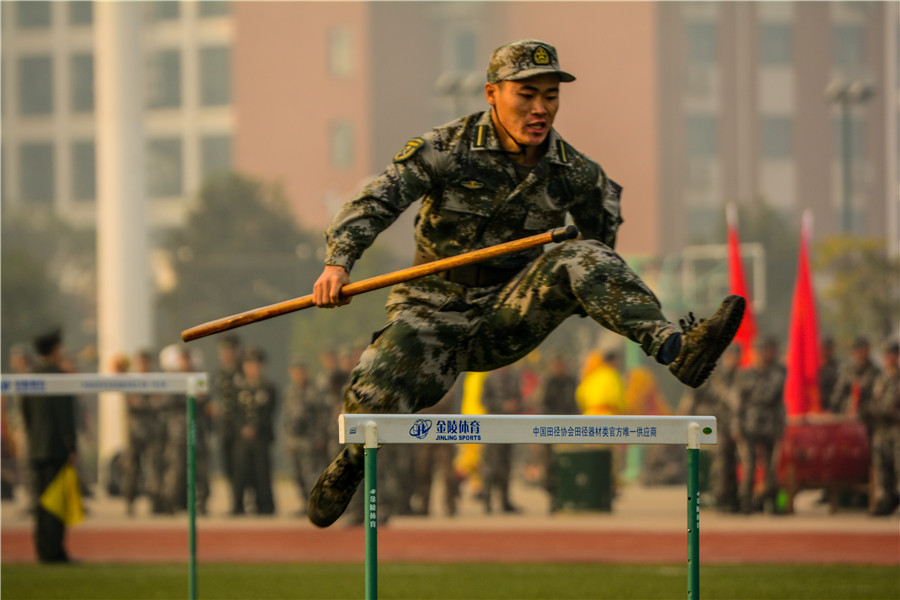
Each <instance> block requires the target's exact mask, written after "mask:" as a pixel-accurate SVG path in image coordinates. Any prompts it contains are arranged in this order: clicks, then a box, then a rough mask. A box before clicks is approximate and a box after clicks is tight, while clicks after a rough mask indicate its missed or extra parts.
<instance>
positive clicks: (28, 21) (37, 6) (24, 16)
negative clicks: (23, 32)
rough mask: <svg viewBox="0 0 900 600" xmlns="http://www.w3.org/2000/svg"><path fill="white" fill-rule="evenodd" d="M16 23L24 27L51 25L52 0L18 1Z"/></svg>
mask: <svg viewBox="0 0 900 600" xmlns="http://www.w3.org/2000/svg"><path fill="white" fill-rule="evenodd" d="M15 4H16V24H17V25H18V26H19V27H21V28H22V29H32V28H38V27H50V2H45V1H40V2H16V3H15Z"/></svg>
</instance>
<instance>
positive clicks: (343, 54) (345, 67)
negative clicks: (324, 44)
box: [328, 27, 353, 79]
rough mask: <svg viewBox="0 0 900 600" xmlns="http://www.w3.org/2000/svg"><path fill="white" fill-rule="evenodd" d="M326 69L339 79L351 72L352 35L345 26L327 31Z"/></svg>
mask: <svg viewBox="0 0 900 600" xmlns="http://www.w3.org/2000/svg"><path fill="white" fill-rule="evenodd" d="M328 71H329V72H330V73H331V75H332V76H333V77H337V78H339V79H346V78H347V77H350V76H351V75H352V74H353V36H352V34H351V33H350V29H349V28H347V27H340V28H336V29H332V30H331V31H330V32H329V33H328Z"/></svg>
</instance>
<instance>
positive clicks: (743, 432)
mask: <svg viewBox="0 0 900 600" xmlns="http://www.w3.org/2000/svg"><path fill="white" fill-rule="evenodd" d="M778 348H779V344H778V340H777V339H775V338H774V337H771V336H769V337H765V338H763V339H762V340H761V341H760V342H759V343H758V345H757V352H756V354H755V356H754V364H753V365H752V366H751V367H749V368H747V369H745V370H743V371H740V372H739V373H738V375H737V378H736V380H735V394H736V397H737V401H736V404H737V406H736V411H737V412H736V415H735V434H734V438H735V440H736V441H737V444H738V450H739V452H740V457H741V464H742V466H743V470H744V479H743V481H742V482H741V486H740V490H741V509H742V510H743V511H744V512H745V513H748V514H749V513H751V512H753V511H758V510H761V509H762V508H763V507H764V506H766V507H767V508H769V509H770V510H772V511H774V502H775V495H776V493H777V491H778V480H777V478H776V475H775V457H776V453H775V449H776V446H777V444H778V442H779V441H781V438H782V436H783V435H784V428H785V421H786V412H785V406H784V382H785V377H786V371H785V368H784V366H783V365H781V364H780V363H779V362H778ZM760 453H761V454H762V457H761V464H762V468H763V491H762V493H761V494H758V493H756V491H755V483H756V465H757V456H758V455H759V454H760Z"/></svg>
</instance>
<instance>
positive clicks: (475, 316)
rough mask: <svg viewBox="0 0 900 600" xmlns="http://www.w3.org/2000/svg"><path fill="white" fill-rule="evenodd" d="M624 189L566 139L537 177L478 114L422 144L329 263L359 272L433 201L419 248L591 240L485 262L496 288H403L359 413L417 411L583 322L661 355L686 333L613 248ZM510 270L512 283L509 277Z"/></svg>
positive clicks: (353, 407)
mask: <svg viewBox="0 0 900 600" xmlns="http://www.w3.org/2000/svg"><path fill="white" fill-rule="evenodd" d="M620 189H621V188H619V186H618V185H616V184H615V183H614V182H613V181H612V180H610V179H609V178H607V177H606V175H605V173H603V171H602V169H601V168H600V167H599V166H598V165H597V164H596V163H594V162H593V161H591V160H590V159H588V158H587V157H585V156H583V155H582V154H580V153H578V152H577V151H576V150H575V149H574V148H572V147H571V146H570V145H568V144H567V143H566V142H564V141H563V140H562V138H560V137H559V135H558V134H557V133H556V132H555V131H551V132H550V135H549V145H548V149H547V152H546V154H545V155H544V156H543V157H542V158H541V159H540V161H539V162H538V164H537V165H536V166H535V167H534V168H533V169H532V170H531V172H530V173H529V174H528V175H527V177H525V178H524V180H523V181H518V179H517V176H516V170H515V168H514V167H513V163H512V161H510V160H509V159H508V158H507V157H506V155H505V154H504V152H503V151H502V149H501V146H500V142H499V141H498V139H497V136H496V133H495V131H494V128H493V125H492V124H491V117H490V114H489V113H487V112H484V113H477V114H473V115H469V116H467V117H464V118H461V119H458V120H456V121H454V122H452V123H450V124H448V125H445V126H443V127H439V128H436V129H434V130H432V131H431V132H429V133H428V134H425V136H424V137H422V138H414V139H413V140H412V141H411V142H410V143H409V144H408V145H407V148H406V149H404V150H403V151H401V152H400V153H398V155H397V156H396V157H395V158H394V163H393V164H392V165H391V166H390V167H389V168H388V169H387V170H386V171H385V172H384V173H382V174H381V175H380V176H379V177H378V178H376V179H375V180H374V181H373V182H372V183H370V184H369V185H368V186H367V187H366V188H365V189H364V190H363V192H362V194H361V195H360V196H359V197H358V198H356V199H355V200H353V201H351V202H349V203H347V204H346V205H345V206H344V207H343V208H342V210H341V211H340V212H339V213H338V215H337V216H336V217H335V219H334V221H333V222H332V225H331V227H330V228H329V229H328V231H327V233H326V239H327V256H326V264H328V265H339V266H343V267H345V268H346V269H347V270H348V271H349V270H350V269H351V268H352V266H353V264H354V263H355V261H356V260H357V258H358V257H359V256H360V255H361V254H362V252H363V251H364V250H365V249H366V248H367V247H368V246H369V245H370V244H371V243H372V241H373V240H374V239H375V237H376V236H377V235H378V233H380V232H381V231H383V230H384V229H385V228H386V227H388V226H389V225H390V224H391V223H392V222H393V221H394V220H395V219H396V218H397V217H398V216H399V215H400V213H401V212H403V211H404V210H405V209H406V208H407V207H409V205H410V204H412V203H413V202H414V201H416V200H418V199H419V198H421V199H422V207H421V209H420V211H419V213H418V215H417V217H416V231H415V240H416V246H417V251H418V253H419V254H420V255H423V256H425V257H428V258H445V257H449V256H454V255H457V254H461V253H463V252H468V251H471V250H476V249H479V248H484V247H487V246H491V245H494V244H499V243H502V242H508V241H510V240H514V239H517V238H520V237H523V236H526V235H531V234H536V233H539V232H543V231H546V230H548V229H551V228H554V227H560V226H562V225H564V224H565V219H566V213H568V214H569V215H571V216H572V219H573V220H574V223H575V225H576V226H578V228H579V229H580V231H581V236H582V239H581V240H578V241H574V242H569V243H565V244H560V245H558V246H556V247H554V248H552V249H550V250H549V251H548V252H546V253H543V254H542V251H541V249H540V248H538V249H531V250H525V251H522V252H518V253H514V254H509V255H506V256H502V257H499V258H495V259H491V260H489V261H485V262H484V263H483V265H482V267H483V268H484V269H485V270H487V269H490V271H486V272H490V273H492V274H499V275H498V276H499V277H500V279H501V280H500V281H498V282H495V283H493V284H491V285H465V284H462V283H456V282H454V281H451V280H448V279H447V278H445V277H442V276H440V275H431V276H428V277H423V278H421V279H417V280H414V281H410V282H406V283H402V284H399V285H397V286H395V287H394V289H393V290H392V292H391V294H390V296H389V298H388V302H387V310H388V324H387V326H386V327H385V328H384V329H382V330H381V331H380V332H378V333H377V334H376V337H375V340H374V342H373V344H372V345H370V346H369V347H368V348H367V349H366V351H365V352H364V353H363V355H362V357H361V358H360V361H359V364H358V365H357V366H356V368H355V369H354V371H353V373H352V375H351V381H350V388H349V391H348V393H347V395H346V396H345V410H347V411H348V412H364V411H369V412H402V413H409V412H415V411H417V410H419V409H422V408H425V407H427V406H430V405H432V404H434V403H435V402H437V401H438V400H440V399H441V398H442V397H443V396H444V394H445V393H446V392H447V390H449V389H450V386H451V385H452V384H453V382H454V380H455V379H456V377H457V375H458V374H459V373H460V372H462V371H490V370H493V369H496V368H498V367H500V366H503V365H506V364H510V363H513V362H515V361H516V360H518V359H520V358H522V357H523V356H525V355H526V354H528V353H529V352H530V351H531V350H533V349H534V348H535V347H536V346H537V345H538V344H539V343H540V342H541V341H542V340H543V339H544V338H545V337H546V336H547V335H548V334H549V333H550V332H551V331H553V329H555V328H556V326H557V325H559V324H560V323H561V322H562V321H563V320H564V319H566V318H567V317H569V316H570V315H572V314H581V315H588V316H590V317H592V318H593V319H594V320H596V321H597V322H599V323H601V324H602V325H604V326H606V327H607V328H609V329H611V330H613V331H615V332H617V333H620V334H622V335H625V336H627V337H628V338H629V339H631V340H633V341H635V342H637V343H638V344H640V345H641V347H642V348H643V349H644V351H645V352H646V353H648V354H650V355H653V356H655V355H656V353H657V351H658V350H659V348H660V347H661V345H662V343H663V342H664V341H665V339H666V338H667V337H668V336H669V335H671V334H672V333H675V331H676V329H675V327H674V326H673V325H672V324H670V323H669V322H667V321H666V320H665V318H664V317H663V315H662V313H661V311H660V306H659V302H658V300H657V299H656V297H655V296H654V295H653V293H652V292H651V291H650V289H649V288H647V286H646V285H644V283H643V282H642V281H641V280H640V279H639V278H638V277H637V276H636V275H635V274H634V273H633V272H632V270H631V269H630V268H629V267H628V265H626V264H625V261H623V260H622V259H621V258H620V257H619V256H618V255H617V254H616V253H615V252H614V251H613V250H612V247H613V245H614V244H615V241H616V231H617V229H618V226H619V224H620V223H621V222H622V219H621V217H620V215H619V192H620ZM503 274H505V275H506V277H505V278H506V279H507V281H502V279H503Z"/></svg>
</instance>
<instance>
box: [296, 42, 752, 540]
mask: <svg viewBox="0 0 900 600" xmlns="http://www.w3.org/2000/svg"><path fill="white" fill-rule="evenodd" d="M574 80H575V77H574V76H572V75H571V74H569V73H567V72H565V71H563V70H561V69H560V67H559V62H558V59H557V54H556V49H555V48H554V47H553V46H551V45H550V44H547V43H544V42H541V41H538V40H531V39H526V40H518V41H515V42H512V43H509V44H506V45H504V46H501V47H500V48H498V49H497V50H495V51H494V53H493V55H492V57H491V61H490V65H489V67H488V71H487V83H486V84H485V87H484V91H485V98H486V99H487V102H488V104H489V105H490V110H488V111H485V112H479V113H475V114H472V115H469V116H466V117H462V118H460V119H457V120H455V121H452V122H451V123H448V124H447V125H443V126H440V127H436V128H434V129H432V130H431V131H429V132H428V133H426V134H424V135H422V137H415V138H413V139H411V140H410V141H409V142H408V143H407V144H406V146H405V147H404V148H403V149H402V150H401V151H400V152H398V153H397V154H396V156H394V160H393V162H392V164H391V165H390V166H389V167H388V168H387V169H386V170H385V171H384V172H383V173H381V175H379V176H378V177H377V178H376V179H375V180H373V181H372V182H371V183H369V184H368V185H367V186H366V187H365V188H364V189H363V191H362V192H361V193H360V195H359V196H358V197H356V198H355V199H353V200H351V201H350V202H348V203H347V204H346V205H345V206H344V207H343V208H342V209H341V210H340V212H339V213H338V214H337V215H336V216H335V218H334V220H333V221H332V223H331V225H330V226H329V228H328V230H327V232H326V242H327V255H326V258H325V268H324V270H323V272H322V274H321V275H320V276H319V278H318V280H317V281H316V284H315V287H314V288H313V298H314V301H315V304H316V306H319V307H323V308H329V307H334V306H340V305H343V304H346V303H348V302H349V301H350V298H349V297H347V296H343V295H341V293H340V290H341V287H342V286H344V285H346V284H348V283H349V282H350V277H349V272H350V270H351V269H352V267H353V265H354V263H355V262H356V260H357V259H358V258H359V257H360V256H361V255H362V253H363V252H364V251H365V250H366V249H367V248H368V247H369V246H370V245H371V244H372V242H373V241H374V239H375V237H376V236H377V235H378V234H379V233H381V232H382V231H384V230H385V229H386V228H387V227H388V226H389V225H390V224H391V223H393V222H394V221H395V220H396V219H397V217H398V216H399V215H400V214H401V213H402V212H403V211H404V210H406V209H407V208H408V207H409V206H410V205H411V204H412V203H413V202H415V201H417V200H419V199H421V200H422V206H421V209H420V210H419V213H418V215H417V216H416V220H415V223H416V225H415V241H416V262H417V263H425V262H429V261H433V260H437V259H442V258H446V257H449V256H455V255H458V254H461V253H463V252H468V251H471V250H475V249H479V248H484V247H487V246H490V245H493V244H498V243H502V242H507V241H510V240H513V239H516V238H519V237H522V236H523V235H528V234H534V233H538V232H542V231H546V230H547V229H550V228H554V227H561V226H563V225H564V224H565V220H566V215H567V214H568V215H569V216H570V217H571V218H572V221H573V222H574V223H575V225H576V226H577V227H578V229H579V230H580V231H581V237H580V239H578V240H575V241H572V242H568V243H565V244H560V245H558V246H556V247H554V248H552V249H551V250H549V251H547V252H544V253H542V251H541V250H540V249H533V250H528V251H523V252H519V253H516V254H509V255H506V256H503V257H500V258H494V259H491V260H488V261H485V262H483V263H480V264H476V265H467V266H463V267H457V268H454V269H451V270H449V271H444V272H442V273H439V274H435V275H429V276H426V277H423V278H421V279H417V280H413V281H409V282H406V283H401V284H398V285H396V286H395V287H394V288H393V289H392V291H391V294H390V296H389V298H388V301H387V307H386V308H387V313H388V319H387V324H386V325H385V326H384V328H383V329H381V330H380V331H378V332H377V333H376V334H375V336H374V340H373V342H372V344H371V345H369V347H368V348H367V349H366V350H365V352H364V353H363V354H362V356H361V357H360V359H359V362H358V364H357V365H356V367H355V368H354V370H353V373H352V375H351V378H350V384H349V386H348V388H347V390H346V393H345V396H344V411H345V412H347V413H413V412H416V411H418V410H421V409H423V408H426V407H428V406H431V405H433V404H435V403H436V402H438V401H439V400H440V399H441V398H442V397H443V396H444V394H445V393H446V392H447V390H449V389H450V386H451V385H453V382H454V381H455V380H456V378H457V376H458V375H459V373H461V372H464V371H490V370H493V369H497V368H499V367H502V366H504V365H508V364H511V363H513V362H515V361H517V360H518V359H520V358H522V357H523V356H525V355H526V354H528V353H529V352H531V350H533V349H534V348H535V347H536V346H538V344H540V343H541V341H542V340H543V339H544V338H545V337H546V336H547V335H548V334H549V333H550V332H551V331H553V329H555V328H556V327H557V326H558V325H559V324H560V323H562V322H563V321H564V320H565V319H566V318H568V317H569V316H571V315H574V314H577V315H580V316H582V317H584V316H589V317H591V318H592V319H594V320H595V321H597V322H598V323H600V324H601V325H603V326H604V327H606V328H607V329H610V330H612V331H614V332H616V333H618V334H620V335H623V336H625V337H627V338H628V339H630V340H632V341H634V342H636V343H638V344H639V345H640V346H641V348H642V349H643V350H644V352H646V353H647V354H648V355H650V356H653V357H654V358H655V359H656V360H657V361H658V362H660V363H661V364H665V365H669V370H670V371H671V372H672V374H673V375H675V377H677V378H678V379H679V380H680V381H682V382H683V383H685V384H686V385H688V386H691V387H697V386H698V385H700V384H701V383H702V382H703V381H704V380H705V379H706V378H707V377H708V375H709V373H710V372H711V371H712V369H713V367H714V366H715V364H716V361H717V359H718V358H719V356H720V355H721V353H722V352H723V351H724V350H725V348H726V347H727V346H728V344H729V343H730V342H731V339H732V338H733V337H734V334H735V332H736V331H737V329H738V326H739V325H740V323H741V319H742V318H743V313H744V304H745V302H744V299H743V298H741V297H740V296H729V297H728V298H726V299H725V300H724V302H723V303H722V305H721V307H720V308H719V310H718V311H717V312H716V313H715V314H714V315H713V316H712V317H710V318H709V319H707V320H701V321H700V322H694V321H693V319H692V318H691V319H690V321H689V322H685V321H682V329H683V331H682V330H679V329H678V328H677V327H676V326H675V325H674V324H672V323H670V322H669V321H667V320H666V318H665V317H664V316H663V314H662V312H661V309H660V303H659V301H658V300H657V298H656V296H655V295H654V294H653V292H651V291H650V289H649V288H648V287H647V286H646V285H645V284H644V283H643V282H642V281H641V280H640V279H639V278H638V276H637V275H636V274H635V273H634V272H633V271H632V270H631V269H630V268H629V266H628V265H627V264H626V263H625V261H624V260H623V259H622V258H621V257H620V256H619V255H618V254H616V252H615V251H614V250H613V248H614V247H615V242H616V232H617V230H618V228H619V225H620V224H621V223H622V218H621V216H620V206H619V204H620V195H621V190H622V188H621V187H620V186H619V185H617V184H616V183H615V182H614V181H613V180H612V179H610V178H609V177H607V175H606V173H604V171H603V169H601V168H600V166H599V165H598V164H597V163H595V162H594V161H592V160H591V159H589V158H588V157H586V156H585V155H583V154H581V153H580V152H578V151H577V150H575V148H573V147H572V146H571V145H569V144H568V143H567V142H566V141H565V140H563V139H562V138H561V137H560V136H559V134H558V133H557V132H556V131H555V130H554V129H553V121H554V118H555V117H556V113H557V110H558V109H559V94H560V83H562V82H571V81H574ZM363 471H364V468H363V448H362V446H361V445H358V444H357V445H354V444H351V445H348V446H346V447H345V448H344V449H343V450H342V451H341V453H340V454H339V455H338V456H337V457H336V458H335V459H334V461H332V463H331V464H330V465H329V466H328V467H327V468H326V469H325V470H324V471H323V472H322V474H321V475H320V477H319V479H318V481H317V483H316V485H315V487H314V488H313V491H312V493H311V494H310V499H309V504H308V515H309V518H310V520H311V521H312V522H313V523H314V524H316V525H318V526H320V527H327V526H329V525H331V524H332V523H334V521H336V520H337V519H338V518H339V517H340V516H341V515H342V514H343V512H344V510H345V509H346V507H347V505H348V503H349V502H350V499H351V497H352V496H353V493H354V492H355V491H356V488H357V486H358V485H359V482H360V481H361V480H362V478H363Z"/></svg>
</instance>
